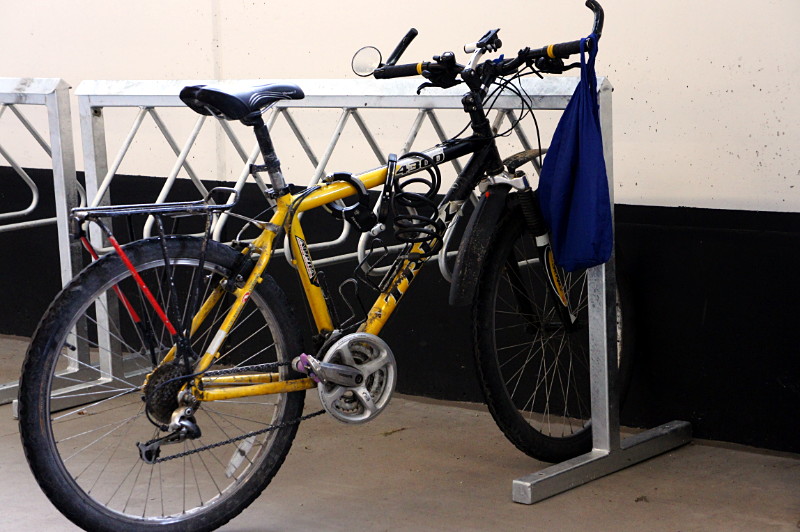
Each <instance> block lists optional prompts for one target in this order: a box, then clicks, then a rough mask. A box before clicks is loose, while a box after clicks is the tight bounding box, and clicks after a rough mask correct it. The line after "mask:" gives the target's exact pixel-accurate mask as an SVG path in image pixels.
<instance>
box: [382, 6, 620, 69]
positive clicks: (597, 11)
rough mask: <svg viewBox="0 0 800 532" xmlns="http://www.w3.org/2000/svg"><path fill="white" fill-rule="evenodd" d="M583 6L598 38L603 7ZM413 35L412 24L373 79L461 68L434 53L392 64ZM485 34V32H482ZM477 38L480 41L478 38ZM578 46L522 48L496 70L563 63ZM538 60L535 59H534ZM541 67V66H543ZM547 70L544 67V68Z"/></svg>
mask: <svg viewBox="0 0 800 532" xmlns="http://www.w3.org/2000/svg"><path fill="white" fill-rule="evenodd" d="M586 7H588V8H589V9H591V10H592V12H593V13H594V24H593V26H592V34H593V35H594V36H595V37H596V38H599V37H600V35H601V34H602V32H603V23H604V20H605V15H604V13H603V8H602V6H600V3H599V2H597V0H586ZM496 33H497V30H494V33H492V32H489V33H487V35H490V34H491V36H492V37H494V38H495V39H496ZM416 36H417V30H416V29H414V28H412V29H411V30H410V31H409V32H408V33H407V34H406V35H405V37H403V39H402V40H401V41H400V43H399V44H398V45H397V47H396V48H395V50H394V51H393V52H392V54H391V55H390V56H389V58H388V59H387V61H386V64H385V65H382V66H380V67H379V68H377V69H376V70H375V71H374V72H373V76H374V77H375V78H376V79H391V78H401V77H408V76H419V75H425V76H426V77H429V74H431V73H434V74H435V73H438V72H441V71H444V70H448V71H453V70H454V69H455V72H452V74H456V73H458V72H460V71H461V70H463V67H462V66H461V65H456V64H455V63H453V62H450V63H449V64H448V65H447V66H445V65H442V64H440V63H439V62H438V59H439V58H437V57H434V59H435V60H437V61H435V62H420V63H407V64H403V65H396V64H395V63H396V62H397V60H398V59H399V58H400V55H402V53H403V52H404V51H405V50H406V48H407V47H408V45H409V44H410V43H411V41H412V40H413V39H414V37H416ZM484 38H486V36H484ZM479 42H480V41H479ZM493 42H496V46H494V48H491V47H489V48H488V50H482V49H479V50H478V51H477V52H476V53H481V52H482V51H490V50H491V51H493V50H495V49H496V48H499V46H500V41H499V39H497V40H496V41H493ZM592 46H594V43H593V42H592V39H587V40H586V48H587V50H590V49H591V48H592ZM580 50H581V40H580V39H579V40H576V41H570V42H563V43H558V44H551V45H548V46H543V47H541V48H538V49H530V48H525V49H523V50H520V52H519V55H518V56H517V57H515V58H513V59H508V60H506V61H504V62H503V63H502V65H501V67H500V71H501V73H503V74H506V73H509V72H512V71H514V70H516V69H517V68H519V67H520V66H521V65H523V64H525V63H527V62H529V61H536V60H537V59H542V60H554V61H557V62H558V63H560V64H561V66H562V67H563V63H561V61H559V60H561V59H566V58H567V57H569V56H571V55H574V54H577V53H580ZM537 64H538V63H537ZM543 70H544V69H543ZM544 71H547V70H544ZM552 71H553V72H561V70H552Z"/></svg>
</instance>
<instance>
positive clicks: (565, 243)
mask: <svg viewBox="0 0 800 532" xmlns="http://www.w3.org/2000/svg"><path fill="white" fill-rule="evenodd" d="M588 38H589V39H591V40H592V45H593V46H592V49H591V50H590V51H589V60H588V61H585V52H584V50H585V47H586V39H581V79H580V81H579V82H578V86H577V87H576V88H575V93H574V94H573V95H572V98H571V99H570V101H569V104H567V108H566V109H565V110H564V114H563V115H562V116H561V120H560V121H559V123H558V126H557V127H556V131H555V133H554V134H553V140H552V142H551V143H550V148H549V149H548V150H547V155H546V156H545V158H544V163H543V165H542V174H541V178H540V179H539V191H538V197H539V204H540V206H541V208H542V214H543V215H544V219H545V221H546V222H547V225H548V227H549V228H550V240H551V244H552V247H553V255H554V256H555V261H556V264H558V265H559V266H561V267H562V268H564V269H565V270H567V271H575V270H579V269H583V268H589V267H591V266H596V265H598V264H602V263H604V262H606V261H608V259H609V258H610V257H611V250H612V248H613V246H614V232H613V228H612V222H611V202H610V199H609V192H608V176H607V174H606V163H605V159H604V157H603V139H602V137H601V134H600V116H599V108H598V103H597V76H596V75H595V72H594V61H595V57H596V56H597V41H598V38H597V36H596V35H594V34H592V35H590V36H589V37H588Z"/></svg>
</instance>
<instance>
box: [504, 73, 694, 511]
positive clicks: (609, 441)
mask: <svg viewBox="0 0 800 532" xmlns="http://www.w3.org/2000/svg"><path fill="white" fill-rule="evenodd" d="M597 86H598V88H599V89H598V90H599V103H600V126H601V129H602V135H603V151H604V154H605V160H606V170H607V173H608V186H609V192H610V196H611V204H612V205H613V204H614V187H613V184H614V179H613V164H612V158H613V157H612V156H613V149H612V135H611V131H612V128H611V124H612V123H611V92H612V87H611V84H610V83H609V82H608V80H607V79H605V78H598V79H597ZM573 91H574V86H573V90H571V91H569V92H568V93H565V94H564V95H563V96H564V97H565V98H566V100H567V101H568V100H569V97H570V96H571V95H572V92H573ZM564 107H566V103H565V104H564ZM562 109H563V107H562ZM587 279H588V284H589V372H590V386H591V404H592V440H593V441H592V444H593V449H592V450H591V451H590V452H588V453H587V454H583V455H581V456H578V457H576V458H573V459H572V460H567V461H565V462H562V463H560V464H556V465H553V466H550V467H547V468H545V469H542V470H540V471H536V472H535V473H531V474H529V475H526V476H524V477H522V478H519V479H516V480H514V481H513V483H512V498H513V500H514V502H519V503H523V504H533V503H535V502H538V501H541V500H543V499H546V498H548V497H552V496H553V495H557V494H559V493H562V492H564V491H567V490H569V489H571V488H574V487H576V486H580V485H582V484H586V483H587V482H589V481H591V480H594V479H597V478H600V477H603V476H605V475H608V474H610V473H614V472H615V471H619V470H621V469H624V468H626V467H628V466H631V465H634V464H636V463H639V462H642V461H644V460H647V459H648V458H652V457H654V456H657V455H659V454H662V453H665V452H667V451H669V450H671V449H674V448H675V447H679V446H681V445H684V444H686V443H689V441H690V440H691V436H692V429H691V425H690V424H689V423H688V422H686V421H672V422H670V423H666V424H664V425H661V426H659V427H656V428H654V429H650V430H648V431H645V432H642V433H640V434H637V435H635V436H630V437H628V438H626V439H625V440H622V439H621V437H620V424H619V401H618V399H617V397H618V396H617V393H616V390H617V386H616V384H617V382H616V381H617V362H616V360H617V327H616V301H615V297H616V277H615V275H614V258H613V257H612V258H611V260H610V261H609V262H608V263H606V264H602V265H600V266H596V267H594V268H591V269H590V270H589V271H588V273H587Z"/></svg>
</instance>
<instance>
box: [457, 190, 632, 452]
mask: <svg viewBox="0 0 800 532" xmlns="http://www.w3.org/2000/svg"><path fill="white" fill-rule="evenodd" d="M514 203H515V202H513V200H511V201H510V205H512V208H510V209H509V211H508V212H507V214H506V215H505V216H504V218H503V219H502V220H501V221H500V223H499V224H498V226H497V229H496V231H495V234H494V237H493V238H492V240H491V247H490V248H489V249H488V250H487V256H486V262H485V264H484V266H483V271H482V273H481V280H480V282H479V285H478V294H477V297H476V299H475V304H474V306H473V327H474V335H475V341H476V357H477V366H478V373H479V378H480V381H481V384H482V387H483V391H484V395H485V398H486V402H487V405H488V407H489V410H490V411H491V413H492V415H493V417H494V419H495V421H496V422H497V424H498V426H499V427H500V429H501V430H502V431H503V433H504V434H505V435H506V436H507V437H508V439H509V440H511V442H513V443H514V445H516V446H517V447H518V448H519V449H520V450H522V451H523V452H525V453H526V454H528V455H529V456H532V457H534V458H536V459H539V460H543V461H547V462H560V461H563V460H566V459H569V458H572V457H575V456H577V455H579V454H582V453H585V452H588V451H589V450H590V449H591V446H592V434H591V424H590V420H591V407H590V402H591V401H590V394H589V331H588V297H587V296H588V294H587V285H586V272H585V271H579V272H571V273H570V272H563V271H562V272H561V273H560V275H561V278H562V281H563V283H564V285H565V288H566V292H567V298H568V301H569V306H570V311H571V313H572V314H573V315H576V316H577V318H578V319H577V321H576V322H575V324H574V325H573V326H568V325H565V324H564V323H563V322H562V320H561V318H560V317H559V313H558V311H557V307H556V301H555V300H554V298H553V296H552V295H551V293H550V291H549V290H548V288H547V285H546V283H547V280H546V277H545V271H544V269H543V265H542V264H540V261H539V259H538V254H537V249H536V243H535V240H534V237H533V236H532V235H531V233H530V232H529V231H528V228H527V226H526V224H525V222H524V218H523V216H522V213H521V209H520V208H519V207H518V206H516V207H513V205H514ZM620 293H621V292H619V291H618V297H617V301H618V303H617V311H616V319H617V336H618V350H617V353H618V357H617V362H618V365H619V367H620V372H619V375H620V376H622V377H624V378H625V379H627V375H629V371H627V367H628V366H629V364H630V359H631V354H630V348H631V347H632V346H631V345H630V342H629V341H628V339H627V332H626V330H625V329H624V328H623V327H622V323H623V307H624V304H623V301H622V298H621V297H620V296H619V294H620ZM626 387H627V383H626V382H622V381H621V380H620V382H619V386H618V388H619V389H620V390H624V389H625V388H626Z"/></svg>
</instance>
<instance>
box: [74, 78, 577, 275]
mask: <svg viewBox="0 0 800 532" xmlns="http://www.w3.org/2000/svg"><path fill="white" fill-rule="evenodd" d="M273 82H275V83H281V82H284V81H283V80H273ZM201 83H214V84H215V85H224V84H226V83H227V84H231V85H241V84H247V83H251V84H255V83H263V81H256V80H253V81H227V82H218V81H215V82H203V81H185V80H184V81H84V82H83V83H81V84H80V86H79V87H78V89H77V91H76V94H77V96H78V101H79V108H80V123H81V132H82V138H83V152H84V161H85V169H86V188H87V194H88V196H89V198H90V199H89V205H90V206H97V205H100V204H102V203H104V202H107V201H108V199H107V193H108V190H109V188H110V187H111V184H112V182H113V179H114V177H115V175H116V174H117V171H118V170H119V168H120V165H121V164H122V162H123V160H124V159H125V157H126V155H127V154H128V152H129V150H130V148H131V145H132V144H133V142H134V139H135V137H136V136H137V134H138V133H139V130H140V126H141V125H142V123H143V121H144V120H145V118H147V117H150V118H152V119H153V121H154V122H155V124H156V126H157V128H158V130H159V131H160V132H161V134H162V135H163V137H164V139H165V140H166V142H167V143H168V144H169V147H170V149H171V150H172V152H173V153H174V154H175V156H176V160H175V162H174V163H173V164H172V169H171V171H170V172H169V173H168V175H167V178H166V180H165V182H164V184H163V186H162V188H161V190H160V192H159V194H158V198H157V199H156V201H163V200H164V199H165V198H166V197H167V195H168V194H169V193H170V191H171V190H172V188H173V186H174V184H175V182H176V179H177V178H178V175H179V173H180V172H181V171H182V170H183V171H185V172H186V174H187V175H188V177H189V179H191V181H192V183H194V185H195V187H196V189H197V191H198V193H199V194H200V195H206V194H207V189H206V187H205V185H204V184H203V182H202V179H200V178H199V177H198V175H197V172H196V171H195V170H194V168H192V165H191V164H190V163H189V161H188V157H189V155H190V153H191V150H192V148H193V147H194V145H195V142H196V141H197V139H198V136H199V135H200V132H201V130H203V128H204V126H206V124H207V123H208V122H213V121H214V120H213V119H211V120H209V119H207V118H206V117H203V116H199V117H197V119H196V122H195V123H194V127H193V129H192V131H191V133H190V134H189V135H188V137H187V138H186V139H185V140H184V141H183V143H182V144H179V143H178V142H177V141H176V139H175V136H174V135H173V134H172V132H171V131H170V129H169V128H168V127H167V125H166V123H165V121H164V120H163V118H162V113H161V111H162V109H164V108H171V107H172V108H174V107H179V108H180V107H184V105H183V103H182V102H181V101H180V99H179V98H178V93H179V92H180V90H181V88H183V87H184V86H185V85H190V84H201ZM576 83H577V80H576V79H575V78H551V79H546V80H538V79H525V80H521V85H522V87H521V88H522V89H523V90H522V91H521V92H522V93H523V94H528V95H530V96H529V97H527V98H526V101H525V102H523V101H522V100H521V99H520V96H519V95H518V94H517V93H515V92H512V91H506V92H504V93H502V94H501V95H499V96H498V97H497V99H496V100H495V102H494V104H493V108H494V109H495V115H494V118H493V120H494V121H493V126H494V127H495V128H497V129H499V128H501V127H502V124H503V123H504V122H505V121H510V123H513V122H515V121H516V120H517V118H518V116H517V113H518V111H519V110H520V109H524V108H525V107H530V108H532V109H534V110H541V109H563V108H564V107H565V106H566V103H567V102H568V101H569V98H570V96H571V95H572V93H573V92H574V89H575V85H576ZM299 84H300V85H301V86H302V88H303V91H304V92H305V94H306V97H305V98H304V99H303V100H290V101H281V102H279V103H278V104H277V105H276V106H275V107H273V108H272V110H270V111H269V115H268V116H267V119H266V123H267V126H268V127H270V128H272V127H273V126H274V125H275V124H276V122H277V121H278V119H279V118H282V119H283V120H285V122H286V123H287V124H288V126H289V129H290V130H291V132H292V134H293V136H294V138H295V139H296V141H297V142H298V144H299V147H300V148H302V151H303V153H305V156H306V157H307V158H308V160H309V161H310V162H311V164H312V165H313V166H314V171H313V173H311V175H310V178H309V180H308V183H307V184H309V185H311V184H314V183H317V182H318V181H319V180H320V179H321V178H322V177H323V176H324V175H325V173H326V169H327V166H328V164H329V162H330V160H331V156H332V155H333V153H334V150H335V149H336V148H337V145H338V143H339V140H340V138H341V136H342V133H343V131H344V130H345V127H346V125H347V123H348V121H349V120H350V119H351V118H352V119H353V121H354V122H355V123H356V125H357V126H358V128H359V130H360V132H361V134H362V135H363V137H364V139H365V140H366V142H367V144H368V146H369V147H370V149H371V151H372V153H373V154H374V156H375V158H376V161H377V162H378V163H379V164H385V161H386V158H387V156H388V153H389V152H388V151H385V150H383V149H382V148H381V146H380V142H379V139H378V138H377V137H376V135H374V134H373V133H372V131H371V130H370V128H369V127H368V125H367V122H366V120H365V119H364V116H365V115H366V114H367V113H369V112H372V111H373V110H385V109H406V110H409V111H412V112H416V116H415V118H414V120H413V123H412V124H411V127H410V129H409V131H408V133H407V134H406V136H405V141H404V142H403V143H402V145H401V146H396V147H395V148H396V149H394V150H391V151H394V152H395V153H399V154H402V153H405V152H407V151H409V150H410V149H411V146H412V145H413V143H414V141H415V140H416V138H417V135H418V134H419V132H420V130H421V129H422V127H423V125H424V123H425V122H426V120H427V121H428V122H430V124H431V126H432V127H433V130H434V132H435V133H436V135H437V137H438V138H439V140H442V141H443V140H445V139H447V138H448V135H447V134H446V133H445V128H444V126H443V125H442V122H441V121H440V119H439V116H438V115H437V111H440V110H445V109H458V110H461V109H462V108H463V106H462V103H461V98H462V96H463V93H464V89H463V87H453V88H451V89H448V90H440V89H435V90H432V91H426V92H425V93H423V94H421V95H417V94H416V89H417V86H418V84H419V82H418V81H417V80H392V81H376V80H302V81H300V82H299ZM123 107H128V108H135V109H138V111H137V114H136V117H135V119H134V120H133V123H132V125H131V126H130V129H129V131H128V133H127V135H126V136H125V139H124V140H123V141H122V143H121V145H120V146H119V147H118V149H117V151H116V154H115V155H114V158H113V160H112V161H111V163H110V164H109V158H108V146H107V138H106V132H105V112H104V111H105V109H106V108H123ZM301 109H338V110H339V114H338V119H337V120H336V123H335V125H334V126H333V129H332V133H331V135H330V137H329V139H328V142H327V145H325V146H323V147H322V149H321V150H319V151H316V150H315V149H314V147H312V146H311V144H310V143H309V141H308V137H307V136H306V135H304V133H303V131H302V129H301V127H300V125H299V124H298V122H297V120H295V116H294V114H293V113H296V112H299V111H300V110H301ZM186 112H187V113H189V112H190V111H189V110H188V109H187V110H186ZM218 123H219V125H220V126H221V128H222V130H223V131H224V135H225V137H226V138H227V139H228V141H229V142H230V144H231V145H232V146H233V148H234V149H235V151H236V153H237V154H238V156H239V158H240V159H241V162H242V165H241V169H240V171H238V172H237V173H236V177H235V180H234V182H233V188H235V189H236V190H237V191H241V189H242V187H243V186H244V184H245V182H246V181H247V179H248V177H249V176H250V175H251V174H250V165H251V164H253V163H254V162H255V161H256V158H257V157H258V156H259V152H258V147H257V145H255V143H253V145H252V147H251V149H245V147H244V146H243V145H242V143H241V141H240V140H239V139H238V137H237V135H236V134H235V132H234V131H233V129H232V126H231V123H229V122H225V121H218ZM515 133H516V135H517V137H518V139H519V142H520V144H521V147H522V149H530V148H531V143H530V141H529V140H528V137H527V135H526V134H525V132H524V131H523V129H522V128H521V127H517V128H515ZM317 153H321V155H320V156H318V155H317ZM453 165H454V168H455V170H456V172H460V171H461V166H460V164H459V163H458V161H454V162H453ZM255 177H256V181H257V182H258V185H259V187H261V188H262V189H263V188H264V186H265V184H264V183H263V181H261V180H260V178H259V177H258V176H255ZM227 219H228V216H227V214H223V215H222V216H220V217H219V219H217V220H215V222H214V227H213V235H214V237H215V238H217V239H219V238H220V235H221V231H222V228H223V227H224V225H225V223H226V221H227ZM151 229H152V220H148V222H147V223H146V225H145V235H149V232H150V230H151ZM349 233H350V226H349V224H346V223H343V224H342V229H341V233H340V234H339V236H338V237H337V238H334V239H332V240H329V241H325V242H316V243H313V244H311V246H310V248H311V249H312V250H315V249H316V250H319V249H328V248H335V247H336V246H338V245H339V244H341V243H343V242H344V241H345V240H346V239H347V237H348V236H349ZM354 256H355V254H345V255H336V256H333V257H328V258H324V259H319V261H320V265H323V263H331V262H337V261H341V260H347V259H349V258H352V257H354Z"/></svg>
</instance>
